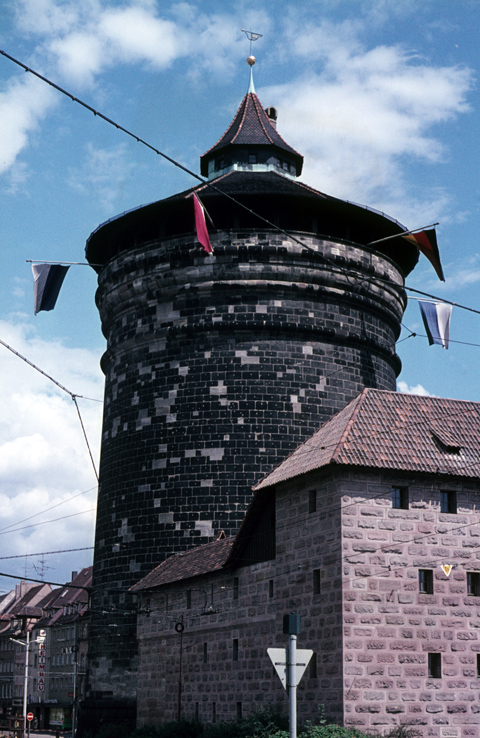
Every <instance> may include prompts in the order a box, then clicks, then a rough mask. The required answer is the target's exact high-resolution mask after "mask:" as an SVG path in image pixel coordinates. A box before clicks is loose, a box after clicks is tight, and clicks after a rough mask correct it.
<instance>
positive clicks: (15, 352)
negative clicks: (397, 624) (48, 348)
mask: <svg viewBox="0 0 480 738" xmlns="http://www.w3.org/2000/svg"><path fill="white" fill-rule="evenodd" d="M0 344H2V346H5V348H6V349H8V350H9V351H11V352H12V354H15V356H18V357H19V359H22V361H24V362H25V363H26V364H28V365H29V366H31V367H32V368H33V369H35V370H36V371H37V372H39V373H40V374H43V376H44V377H46V378H47V379H49V380H50V381H51V382H53V383H54V384H56V385H57V387H59V388H60V389H61V390H63V391H64V392H66V393H67V395H70V397H71V398H72V400H73V402H74V403H75V407H76V409H77V414H78V419H79V421H80V426H81V428H82V433H83V437H84V439H85V443H86V444H87V449H88V453H89V456H90V461H91V462H92V466H93V471H94V472H95V476H96V478H97V482H98V473H97V468H96V466H95V462H94V460H93V454H92V450H91V448H90V443H89V441H88V436H87V432H86V430H85V426H84V424H83V420H82V416H81V414H80V408H79V407H78V402H77V398H82V399H88V398H83V395H77V394H75V393H74V392H71V391H70V390H69V389H67V388H66V387H64V386H63V384H60V382H57V380H56V379H54V378H53V377H52V376H50V374H47V373H46V372H44V371H43V369H40V367H38V366H37V365H36V364H34V363H33V362H31V361H30V360H29V359H27V358H26V357H25V356H23V355H22V354H20V353H19V352H18V351H15V349H14V348H12V347H11V346H9V345H8V343H5V341H2V340H1V339H0Z"/></svg>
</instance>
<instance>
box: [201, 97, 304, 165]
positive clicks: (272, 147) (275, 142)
mask: <svg viewBox="0 0 480 738" xmlns="http://www.w3.org/2000/svg"><path fill="white" fill-rule="evenodd" d="M259 149H262V150H264V151H265V150H267V151H270V152H271V153H272V154H274V155H276V156H277V158H278V157H283V159H282V161H280V162H279V164H278V168H279V169H285V170H286V171H290V167H293V170H294V172H295V176H297V177H298V176H300V174H301V172H302V166H303V156H302V155H301V154H299V153H298V151H295V149H293V148H292V147H291V146H289V145H288V144H287V143H286V142H285V141H284V140H283V138H282V137H281V136H280V134H279V133H278V132H277V130H276V128H275V126H274V124H273V123H272V120H271V119H270V118H269V117H268V115H267V114H266V112H265V110H264V109H263V107H262V104H261V102H260V100H259V99H258V97H257V95H256V94H255V93H254V92H247V94H246V95H245V97H244V98H243V100H242V102H241V104H240V107H239V108H238V111H237V113H236V115H235V117H234V119H233V121H232V122H231V124H230V126H229V127H228V128H227V130H226V131H225V133H224V134H223V136H222V137H221V138H220V140H219V141H218V142H217V143H216V144H215V145H214V146H212V148H211V149H209V150H208V151H207V152H205V154H203V156H201V157H200V166H201V173H202V175H203V176H204V177H206V176H208V174H209V171H210V170H209V163H210V162H211V161H212V160H215V158H216V157H218V156H219V155H220V154H225V155H226V154H227V153H232V151H236V152H237V155H238V158H237V156H236V155H235V154H234V156H233V161H232V163H233V164H234V163H236V164H240V165H241V164H242V163H245V164H248V163H249V161H248V152H250V153H253V152H255V151H258V150H259ZM245 154H247V157H246V156H245ZM262 163H263V162H262ZM284 164H287V165H289V169H286V167H284Z"/></svg>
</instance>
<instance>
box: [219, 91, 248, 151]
mask: <svg viewBox="0 0 480 738" xmlns="http://www.w3.org/2000/svg"><path fill="white" fill-rule="evenodd" d="M250 95H253V92H247V94H246V95H245V97H244V98H243V100H242V105H243V103H245V104H244V105H243V113H242V117H241V119H240V121H239V123H238V126H237V131H236V133H235V135H234V136H232V138H231V139H230V143H231V144H232V143H235V139H236V138H237V137H238V136H239V135H240V133H241V131H242V128H243V124H244V122H245V118H246V115H247V109H248V101H249V98H250ZM240 107H241V106H240ZM239 111H240V108H239V109H238V110H237V115H238V113H239ZM236 119H237V116H235V118H234V119H233V121H232V124H231V126H232V125H233V124H234V123H235V121H236ZM231 126H230V128H231ZM228 131H229V128H227V130H226V131H225V133H224V134H223V138H226V136H227V133H228Z"/></svg>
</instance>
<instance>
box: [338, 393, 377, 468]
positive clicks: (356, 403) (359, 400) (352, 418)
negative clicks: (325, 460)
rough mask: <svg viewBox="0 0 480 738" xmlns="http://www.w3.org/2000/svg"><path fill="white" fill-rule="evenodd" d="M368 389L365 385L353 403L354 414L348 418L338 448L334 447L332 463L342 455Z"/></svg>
mask: <svg viewBox="0 0 480 738" xmlns="http://www.w3.org/2000/svg"><path fill="white" fill-rule="evenodd" d="M368 389H369V388H368V387H364V388H363V390H362V391H361V393H360V394H359V395H357V397H356V398H355V399H354V400H353V403H354V408H353V412H352V414H351V416H350V419H349V420H348V422H347V424H346V426H345V429H344V431H343V433H342V436H341V438H340V440H339V441H338V443H337V446H336V448H335V449H334V451H333V453H332V455H331V459H330V463H333V464H336V463H337V459H338V456H339V455H340V451H341V448H342V446H343V444H344V443H345V441H346V439H347V437H348V434H349V433H350V430H351V429H352V426H353V424H354V422H355V420H356V419H357V416H358V414H359V412H360V408H361V407H362V405H363V403H364V400H365V397H366V396H367V393H368ZM347 407H348V405H347ZM346 409H347V408H344V410H346ZM340 412H341V411H340ZM334 417H335V416H334Z"/></svg>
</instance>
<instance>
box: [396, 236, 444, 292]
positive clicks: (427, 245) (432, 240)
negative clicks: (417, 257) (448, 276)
mask: <svg viewBox="0 0 480 738" xmlns="http://www.w3.org/2000/svg"><path fill="white" fill-rule="evenodd" d="M403 238H405V239H406V240H407V241H410V243H414V244H415V246H416V247H417V249H418V250H419V251H421V252H422V254H424V256H426V257H427V259H428V260H429V261H430V263H431V264H432V266H433V268H434V269H435V271H436V272H437V275H438V278H439V279H441V280H442V282H445V277H444V276H443V269H442V265H441V263H440V254H439V252H438V246H437V236H436V234H435V228H432V229H431V230H429V231H419V233H409V234H408V235H407V236H403Z"/></svg>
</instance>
